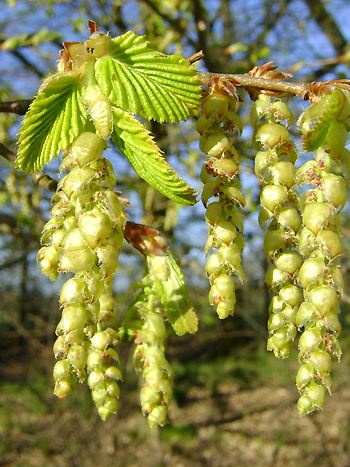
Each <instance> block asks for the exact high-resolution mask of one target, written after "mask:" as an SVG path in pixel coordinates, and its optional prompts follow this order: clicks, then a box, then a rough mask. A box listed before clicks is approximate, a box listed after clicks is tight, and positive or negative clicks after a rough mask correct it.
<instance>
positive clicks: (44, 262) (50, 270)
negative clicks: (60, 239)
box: [37, 245, 60, 280]
mask: <svg viewBox="0 0 350 467" xmlns="http://www.w3.org/2000/svg"><path fill="white" fill-rule="evenodd" d="M59 256H60V255H59V252H58V251H57V250H56V248H55V247H54V246H52V245H50V246H44V247H42V248H40V250H39V251H38V256H37V259H38V263H39V264H40V268H41V271H42V272H43V274H45V275H46V276H48V277H49V278H50V279H51V280H56V279H57V266H58V260H59Z"/></svg>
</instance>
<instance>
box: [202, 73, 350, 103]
mask: <svg viewBox="0 0 350 467" xmlns="http://www.w3.org/2000/svg"><path fill="white" fill-rule="evenodd" d="M199 78H200V80H201V82H202V83H203V84H205V85H207V84H209V83H210V81H211V80H212V79H213V78H223V79H225V80H227V81H230V82H231V83H232V84H234V85H235V86H241V87H244V88H256V89H261V90H266V91H274V92H279V93H280V94H282V95H288V94H291V95H293V96H299V97H301V98H302V99H304V100H307V99H309V98H310V96H311V95H312V94H314V93H315V92H316V90H317V89H320V88H322V91H323V92H324V91H326V89H332V88H335V87H341V88H344V89H345V88H346V89H349V90H350V87H349V82H348V81H346V80H343V82H340V80H338V81H337V80H334V81H325V82H323V83H322V82H319V83H316V82H312V83H301V82H294V83H293V82H291V81H284V80H279V79H267V78H258V77H254V76H251V75H249V74H248V73H244V74H221V73H208V72H204V73H199Z"/></svg>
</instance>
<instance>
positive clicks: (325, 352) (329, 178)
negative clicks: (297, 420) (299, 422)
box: [296, 90, 350, 415]
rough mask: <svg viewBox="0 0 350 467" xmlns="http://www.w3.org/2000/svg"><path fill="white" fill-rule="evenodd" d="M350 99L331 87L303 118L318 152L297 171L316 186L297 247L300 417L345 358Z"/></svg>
mask: <svg viewBox="0 0 350 467" xmlns="http://www.w3.org/2000/svg"><path fill="white" fill-rule="evenodd" d="M349 102H350V100H349V95H348V93H343V92H342V91H340V90H335V91H331V92H330V93H329V94H326V95H325V96H323V97H322V98H321V99H320V100H319V102H318V103H317V104H315V105H313V106H311V107H310V108H309V109H307V110H306V111H305V112H304V113H303V114H302V116H301V117H300V121H299V123H300V126H301V130H302V138H303V144H304V148H305V149H306V150H315V153H314V158H313V159H312V160H309V161H307V162H306V163H305V164H304V165H302V166H301V167H300V168H299V169H298V171H297V174H296V179H297V181H298V184H299V185H301V186H303V185H307V186H310V185H313V186H314V187H313V188H310V189H307V190H306V191H304V193H303V195H302V197H301V210H302V220H303V226H302V229H301V230H300V233H299V249H300V252H301V254H302V255H303V261H304V262H303V265H302V267H301V268H300V271H299V283H300V285H301V286H302V288H303V291H304V300H303V303H302V304H301V306H300V308H299V311H298V313H297V316H296V322H297V326H298V327H299V329H300V330H302V335H301V337H300V340H299V359H300V362H301V366H300V368H299V371H298V373H297V376H296V384H297V387H298V390H299V392H300V398H299V401H298V410H299V413H300V414H301V415H305V414H308V413H310V412H313V411H315V410H318V409H322V407H323V405H324V401H325V397H326V393H327V392H330V391H331V374H330V372H331V368H332V362H333V360H339V358H340V356H341V349H340V346H339V342H338V335H339V333H340V330H341V326H340V323H339V319H338V314H339V305H340V303H339V302H340V298H341V295H342V290H343V278H342V274H341V271H340V268H339V259H340V256H341V254H342V252H343V247H342V242H341V239H340V231H339V221H340V219H339V213H340V211H341V210H342V209H343V207H344V205H345V203H346V200H347V193H348V180H347V179H346V178H344V174H346V170H344V162H345V161H344V159H347V158H348V154H347V151H346V149H345V144H346V140H347V136H348V129H349V123H350V121H349V116H350V104H349ZM344 156H345V157H344ZM347 178H348V177H347Z"/></svg>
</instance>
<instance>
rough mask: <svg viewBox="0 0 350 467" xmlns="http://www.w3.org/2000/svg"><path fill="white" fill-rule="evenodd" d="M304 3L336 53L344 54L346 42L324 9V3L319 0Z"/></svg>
mask: <svg viewBox="0 0 350 467" xmlns="http://www.w3.org/2000/svg"><path fill="white" fill-rule="evenodd" d="M305 2H306V4H307V5H308V7H309V9H310V12H311V14H312V16H313V17H314V20H315V21H316V23H317V24H318V26H319V27H320V29H322V31H323V33H324V34H325V36H326V37H327V39H328V40H329V42H330V43H331V44H332V46H333V47H334V49H335V50H336V52H337V53H338V54H339V55H340V54H342V53H344V50H345V48H346V46H347V44H348V41H347V40H346V38H345V37H344V35H343V33H342V32H341V30H340V29H339V27H338V25H337V23H336V22H335V21H334V18H333V16H332V15H331V14H330V13H329V12H328V11H327V9H326V8H325V6H324V3H323V2H322V1H320V0H305Z"/></svg>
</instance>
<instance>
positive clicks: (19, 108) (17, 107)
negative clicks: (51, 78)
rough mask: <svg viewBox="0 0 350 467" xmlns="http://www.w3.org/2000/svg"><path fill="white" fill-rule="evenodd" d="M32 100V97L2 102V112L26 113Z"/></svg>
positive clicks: (0, 110)
mask: <svg viewBox="0 0 350 467" xmlns="http://www.w3.org/2000/svg"><path fill="white" fill-rule="evenodd" d="M31 102H32V101H31V99H21V100H17V101H7V102H0V112H8V113H13V114H17V115H24V114H25V113H26V112H27V110H28V108H29V106H30V103H31Z"/></svg>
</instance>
